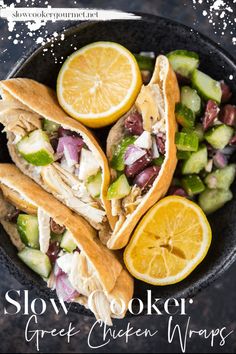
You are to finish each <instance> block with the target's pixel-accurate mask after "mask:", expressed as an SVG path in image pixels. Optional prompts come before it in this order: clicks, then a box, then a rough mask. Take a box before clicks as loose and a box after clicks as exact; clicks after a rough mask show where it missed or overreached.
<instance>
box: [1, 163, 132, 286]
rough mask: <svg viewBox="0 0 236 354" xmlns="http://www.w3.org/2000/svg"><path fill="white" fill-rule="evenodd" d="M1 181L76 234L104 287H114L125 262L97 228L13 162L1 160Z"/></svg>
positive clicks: (80, 246) (79, 245) (77, 240)
mask: <svg viewBox="0 0 236 354" xmlns="http://www.w3.org/2000/svg"><path fill="white" fill-rule="evenodd" d="M0 184H3V185H5V186H7V187H8V188H9V189H12V190H13V191H14V192H18V193H19V194H20V195H21V196H22V197H23V198H24V199H25V200H28V201H29V202H30V203H31V202H32V203H33V204H34V205H36V206H37V207H38V208H42V209H43V210H44V211H45V212H46V213H47V214H48V215H49V216H50V217H52V218H53V219H54V220H55V222H57V223H58V224H60V225H65V226H66V228H67V229H68V230H69V231H70V232H71V233H72V235H73V236H74V239H75V241H76V243H77V244H78V247H79V248H80V249H81V251H83V252H84V253H85V254H86V256H87V257H88V259H89V261H90V262H91V264H92V265H93V266H94V269H95V270H96V272H97V276H98V278H99V279H100V281H101V284H102V285H103V288H104V291H106V292H107V293H110V292H111V291H112V290H113V289H114V288H115V286H116V282H117V279H118V277H119V275H120V273H121V271H122V269H123V268H122V265H121V263H120V262H119V261H118V259H117V257H116V256H115V254H114V253H112V252H111V251H110V250H108V249H107V248H106V247H104V246H103V245H102V244H101V242H100V241H99V240H98V238H97V236H96V232H95V230H94V229H93V228H92V227H91V226H90V225H89V224H88V223H87V222H86V221H85V220H84V219H83V218H82V217H80V216H78V215H76V214H75V213H73V212H72V211H71V210H70V209H68V208H67V207H66V206H64V205H63V204H61V203H60V202H59V201H58V200H56V199H55V198H54V197H53V196H52V195H51V194H48V193H47V192H45V191H44V190H43V189H42V188H41V187H39V186H38V185H37V184H36V183H35V182H33V181H32V180H31V179H30V178H28V177H27V176H25V175H23V174H22V173H21V172H20V170H19V169H17V167H15V166H14V165H12V164H0ZM131 283H132V278H131V277H130V284H129V283H128V284H124V291H126V290H125V288H126V287H130V286H131V285H132V284H131Z"/></svg>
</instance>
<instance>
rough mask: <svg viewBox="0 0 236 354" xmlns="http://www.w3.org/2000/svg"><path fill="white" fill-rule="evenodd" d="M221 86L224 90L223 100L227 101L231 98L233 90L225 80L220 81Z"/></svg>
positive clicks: (223, 101)
mask: <svg viewBox="0 0 236 354" xmlns="http://www.w3.org/2000/svg"><path fill="white" fill-rule="evenodd" d="M220 87H221V92H222V97H221V102H222V103H226V102H228V101H229V100H230V98H231V96H232V92H231V90H230V87H229V86H228V85H227V84H226V83H225V82H224V81H223V80H222V81H221V82H220Z"/></svg>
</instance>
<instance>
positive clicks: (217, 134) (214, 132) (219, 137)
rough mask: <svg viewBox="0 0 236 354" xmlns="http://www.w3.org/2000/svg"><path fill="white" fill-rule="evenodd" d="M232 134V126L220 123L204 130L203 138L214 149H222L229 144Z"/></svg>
mask: <svg viewBox="0 0 236 354" xmlns="http://www.w3.org/2000/svg"><path fill="white" fill-rule="evenodd" d="M233 135H234V129H233V128H232V127H229V126H228V125H225V124H221V125H216V126H214V127H213V128H211V129H210V130H209V131H208V132H206V134H205V139H206V141H207V142H208V143H209V144H210V145H211V146H212V147H213V148H214V149H219V150H222V149H224V148H225V147H226V146H227V145H228V144H229V142H230V140H231V138H232V137H233Z"/></svg>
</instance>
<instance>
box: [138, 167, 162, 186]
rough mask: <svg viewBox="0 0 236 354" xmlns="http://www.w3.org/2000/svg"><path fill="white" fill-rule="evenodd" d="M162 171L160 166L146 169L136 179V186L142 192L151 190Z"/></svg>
mask: <svg viewBox="0 0 236 354" xmlns="http://www.w3.org/2000/svg"><path fill="white" fill-rule="evenodd" d="M160 169H161V168H160V167H159V166H150V167H148V168H146V169H145V170H144V171H142V172H141V173H139V174H138V175H137V176H136V177H135V179H134V184H137V186H138V187H139V188H141V189H142V190H147V189H148V188H151V187H152V185H153V183H154V181H155V179H156V177H157V176H158V174H159V172H160Z"/></svg>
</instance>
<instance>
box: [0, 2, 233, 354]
mask: <svg viewBox="0 0 236 354" xmlns="http://www.w3.org/2000/svg"><path fill="white" fill-rule="evenodd" d="M56 3H57V6H65V5H64V4H65V2H63V1H57V2H56ZM77 3H78V2H77ZM79 3H80V4H81V6H82V5H83V6H85V4H86V5H90V6H95V5H96V6H98V7H102V6H103V5H104V4H105V3H107V2H105V1H96V2H95V1H89V2H88V1H80V2H79ZM114 3H115V2H112V1H110V2H109V7H110V8H112V7H113V5H114ZM181 3H182V5H180V4H181ZM190 3H191V1H189V2H188V5H184V2H181V1H169V2H168V5H167V1H137V0H136V1H133V2H131V3H130V4H129V5H126V2H125V1H120V2H119V8H122V9H128V10H130V11H134V10H139V11H147V12H151V13H156V14H160V15H165V16H167V15H168V16H170V17H172V18H175V19H176V20H178V21H182V22H185V23H186V24H187V23H188V24H189V25H191V24H192V22H193V16H195V17H196V18H197V19H198V21H199V22H201V25H200V26H198V29H201V30H202V32H204V33H206V32H209V35H210V34H211V33H210V29H211V28H210V26H209V24H208V23H205V20H204V18H203V17H202V16H201V14H200V13H198V14H197V16H196V13H195V11H194V10H193V8H192V7H191V4H190ZM72 5H73V1H67V2H66V6H72ZM54 6H55V5H54ZM116 7H118V5H117V3H116ZM180 9H181V11H180ZM196 24H197V22H196ZM2 26H3V25H2ZM55 26H57V28H60V26H59V24H54V25H51V27H52V29H54V28H55ZM103 26H104V27H106V24H103ZM147 26H149V25H147ZM153 26H154V24H153ZM151 27H152V26H151ZM150 30H151V29H150ZM133 31H134V33H135V29H133ZM146 31H147V32H146V35H145V34H144V33H143V32H142V34H143V37H144V38H146V37H147V36H148V28H147V29H146ZM168 33H169V32H168ZM172 34H174V35H175V36H178V33H176V32H175V30H174V29H173V28H172ZM100 35H101V32H99V33H98V34H97V36H100ZM134 36H135V34H134ZM139 36H140V34H139ZM157 36H158V33H157ZM189 36H190V34H189ZM127 37H128V38H125V43H124V44H127V41H128V44H127V45H129V46H130V49H132V50H136V48H137V44H136V42H135V41H134V40H132V41H130V40H129V36H127ZM212 37H214V35H213V34H212ZM172 38H173V35H172ZM226 38H227V37H226ZM121 40H124V39H122V38H121ZM219 40H220V38H219ZM2 43H4V45H5V46H6V45H7V41H5V42H2ZM155 43H156V42H155V37H154V36H150V37H149V41H148V45H147V47H148V48H147V49H150V47H151V48H152V46H153V45H154V44H155ZM196 43H197V42H196V41H195V40H193V42H192V45H191V49H194V46H195V45H196ZM174 44H175V41H173V42H172V43H171V42H166V41H163V42H162V44H161V47H162V48H163V49H166V50H168V49H169V48H170V47H175V46H174ZM222 44H224V45H225V47H228V49H229V50H230V51H231V54H233V50H234V47H233V46H231V45H230V42H229V38H228V42H225V41H222ZM135 46H136V47H135ZM183 46H185V43H183ZM8 48H9V51H11V60H8V63H7V64H4V63H3V65H2V67H1V77H4V76H5V75H6V72H7V71H9V69H10V66H11V64H13V63H14V62H16V60H17V58H18V57H19V56H20V55H21V54H22V53H21V50H20V48H19V47H17V46H15V47H13V46H10V44H8ZM28 48H30V42H29V45H28ZM138 49H139V48H137V50H138ZM201 53H202V54H203V60H202V62H203V68H206V69H208V72H210V73H212V74H213V73H214V76H216V77H217V75H220V74H219V73H220V71H219V70H220V69H219V68H220V67H221V65H222V62H220V60H221V59H220V58H219V57H217V56H215V55H214V56H213V55H212V56H211V57H210V60H211V61H209V60H208V52H207V51H206V50H205V48H204V47H203V48H202V49H201ZM204 53H205V54H204ZM13 55H14V59H13V57H12V56H13ZM47 62H48V60H47ZM213 65H218V68H217V69H216V66H213ZM34 67H35V68H36V66H34ZM53 68H54V65H53V66H52V69H53ZM228 69H229V66H228V65H225V68H224V70H225V73H224V75H225V74H226V73H227V76H228V75H229V72H228ZM53 72H54V71H53V70H52V71H51V72H50V76H48V77H44V76H43V70H42V71H40V72H34V75H35V74H37V75H38V76H37V77H38V79H39V80H40V81H44V80H45V79H46V80H47V82H48V83H52V82H53V77H55V72H56V71H55V72H54V73H53ZM230 73H232V72H230ZM34 77H35V76H34ZM219 78H221V77H219ZM234 214H235V213H234V210H233V209H232V207H231V206H230V205H229V206H228V209H226V211H225V214H224V217H222V214H221V213H219V214H218V215H219V216H218V215H217V217H215V220H216V221H217V222H215V223H214V224H215V226H214V228H215V234H214V235H215V236H214V237H215V238H216V239H217V240H218V242H215V243H214V246H213V248H212V250H211V254H210V256H209V258H208V260H209V262H210V259H212V257H213V258H217V259H218V264H219V265H220V264H221V263H220V260H221V257H222V255H224V254H225V252H228V250H229V252H230V251H231V250H232V247H233V246H234V244H235V242H234V238H232V237H230V238H228V239H227V242H223V240H222V238H223V237H224V238H225V235H229V234H230V233H232V234H233V225H232V224H230V223H229V222H228V220H229V219H231V220H232V218H233V217H232V215H234ZM227 218H229V219H227ZM221 240H222V241H221ZM5 241H6V240H5ZM5 241H4V242H5ZM12 257H13V254H12ZM208 260H207V261H206V262H205V264H203V266H202V267H201V268H199V270H198V271H197V272H196V273H195V275H194V276H193V278H195V280H197V278H198V277H200V276H201V274H202V273H201V272H202V271H203V270H204V272H205V269H208ZM1 267H2V266H1ZM234 268H235V266H233V267H232V268H231V269H230V271H228V272H227V273H225V276H224V278H221V279H220V281H218V282H217V283H215V284H214V285H212V286H211V287H209V288H208V289H206V290H204V292H203V293H202V294H200V295H198V296H197V297H196V298H195V301H194V305H191V307H189V308H190V311H189V312H188V313H189V315H191V316H192V320H191V321H192V324H191V326H192V328H194V329H203V328H207V329H209V330H211V329H213V328H218V327H220V328H221V327H223V326H227V327H228V328H229V329H230V330H232V329H235V326H236V321H235V315H234V308H235V300H236V299H235V294H234V292H235V285H234ZM6 269H7V267H2V268H1V270H2V275H3V276H2V282H1V284H2V287H1V291H2V294H4V292H5V291H6V290H8V289H9V288H14V289H20V288H22V287H21V286H20V285H19V284H17V282H16V281H14V280H13V279H12V278H10V280H9V273H8V271H7V270H6ZM218 271H219V269H218ZM19 275H20V273H19ZM182 286H185V284H184V283H183V284H182V285H181V287H182ZM164 291H165V290H164ZM34 296H35V292H34V291H32V293H31V298H32V299H33V298H34ZM160 296H161V294H160ZM1 307H2V306H1V304H0V311H1V312H0V313H2V308H1ZM167 320H168V318H167V317H161V318H158V317H148V316H147V317H142V318H135V319H132V320H131V323H132V325H133V326H134V327H135V328H150V329H151V328H152V329H153V330H154V329H159V331H160V333H159V335H158V336H157V337H154V338H152V339H144V338H143V339H141V338H140V339H138V338H136V337H133V338H132V339H131V340H130V342H129V345H127V344H126V343H125V340H124V339H121V340H119V341H117V342H115V343H116V344H112V343H111V344H110V345H108V346H106V347H105V348H104V349H103V350H102V351H106V352H121V351H122V352H130V351H131V352H142V351H144V352H150V353H151V352H165V353H170V352H171V353H176V352H179V351H180V349H179V344H178V343H177V342H176V343H174V344H172V345H167V326H166V322H167ZM70 321H73V322H74V324H77V327H78V328H80V329H81V333H80V334H79V335H78V339H77V340H76V339H75V338H74V339H72V343H71V344H69V345H67V344H66V341H65V339H61V340H59V339H58V338H54V339H51V338H50V339H46V338H45V339H44V340H43V342H42V343H43V344H42V351H43V352H53V351H55V352H81V353H82V352H87V351H88V346H87V343H86V339H87V334H88V331H89V328H90V327H91V325H92V324H93V320H92V319H89V318H86V317H84V316H81V315H77V314H74V313H71V314H70V316H68V317H66V316H62V315H60V316H55V314H54V313H53V311H52V310H51V311H50V310H48V312H47V315H45V316H43V317H42V318H41V319H40V325H41V327H40V326H39V327H40V328H44V329H52V328H53V327H54V326H56V327H57V328H62V326H65V327H66V324H67V326H68V323H69V322H70ZM128 321H129V320H124V321H121V322H117V323H116V325H117V327H118V328H125V327H127V322H128ZM0 323H1V334H0V339H1V346H0V351H1V352H19V351H20V352H31V351H32V350H34V349H33V345H32V344H24V326H25V323H26V317H24V316H16V317H11V316H9V317H6V316H1V315H0ZM55 323H56V324H55ZM11 332H14V334H12V335H13V339H14V340H12V337H9V334H8V337H7V333H11ZM100 332H101V331H96V337H97V341H99V337H100ZM6 338H7V339H6ZM218 343H219V341H216V345H215V348H214V349H211V348H210V344H209V340H208V341H204V340H201V339H199V338H198V339H197V338H196V339H193V340H191V342H190V343H189V347H188V352H198V351H200V352H202V353H204V352H213V353H214V352H224V353H226V352H230V353H234V352H235V351H236V343H235V336H232V337H231V338H229V341H228V344H227V346H225V347H223V348H220V347H219V345H218Z"/></svg>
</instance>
